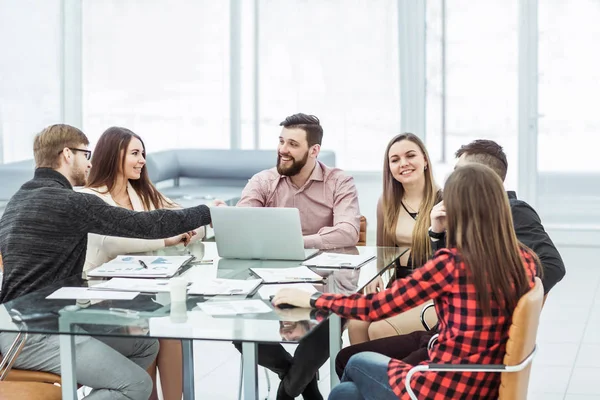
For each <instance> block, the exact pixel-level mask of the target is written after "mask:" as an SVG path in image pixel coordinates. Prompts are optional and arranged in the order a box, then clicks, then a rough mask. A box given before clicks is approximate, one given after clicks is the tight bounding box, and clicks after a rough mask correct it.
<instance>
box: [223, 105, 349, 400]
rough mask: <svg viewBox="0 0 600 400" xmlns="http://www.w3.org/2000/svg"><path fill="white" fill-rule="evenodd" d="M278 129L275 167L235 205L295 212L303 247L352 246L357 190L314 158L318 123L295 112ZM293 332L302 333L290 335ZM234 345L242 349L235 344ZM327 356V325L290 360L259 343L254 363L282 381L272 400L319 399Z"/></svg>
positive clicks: (318, 145)
mask: <svg viewBox="0 0 600 400" xmlns="http://www.w3.org/2000/svg"><path fill="white" fill-rule="evenodd" d="M279 125H281V126H283V129H282V130H281V134H280V135H279V146H277V166H276V167H275V168H272V169H268V170H265V171H261V172H259V173H258V174H256V175H254V176H253V177H252V179H250V181H249V182H248V184H247V185H246V187H245V188H244V190H243V191H242V198H241V199H240V201H239V202H238V204H237V206H238V207H295V208H297V209H298V210H299V211H300V223H301V225H302V234H303V235H304V247H305V248H311V249H330V248H334V247H348V246H355V245H356V243H357V242H358V232H359V229H360V212H359V209H358V194H357V191H356V186H355V185H354V180H353V179H352V177H350V176H348V175H346V174H345V173H344V172H343V171H342V170H340V169H338V168H330V167H328V166H326V165H325V164H323V163H322V162H320V161H318V160H317V157H318V155H319V151H320V150H321V141H322V139H323V127H322V126H321V124H320V122H319V119H318V118H317V117H315V116H314V115H306V114H294V115H291V116H289V117H287V118H286V119H285V121H283V122H282V123H281V124H279ZM294 326H295V328H294V332H293V333H294V334H295V333H298V334H299V335H300V336H303V335H304V333H305V332H304V331H302V329H301V328H302V327H303V325H302V324H296V325H294ZM296 329H299V330H301V331H302V332H295V330H296ZM285 336H286V337H288V336H289V334H286V335H285ZM286 340H289V338H288V339H286ZM235 346H236V348H237V349H238V350H239V351H241V347H242V346H241V344H240V343H235ZM328 358H329V321H325V322H323V323H322V324H320V325H319V326H318V327H317V328H315V329H314V330H313V332H311V334H310V335H308V336H307V337H305V338H303V339H302V340H300V342H299V343H298V347H297V349H296V352H295V354H294V356H293V357H292V355H290V353H288V352H287V351H286V350H285V349H284V348H283V347H282V346H281V345H280V344H259V345H258V363H259V364H260V365H262V366H265V367H267V368H269V369H270V370H271V371H273V372H275V373H276V374H277V375H279V378H280V379H281V383H280V385H279V388H278V390H277V400H292V399H294V398H295V397H297V396H299V395H300V394H302V397H303V398H304V399H305V400H323V396H322V395H321V393H320V392H319V387H318V381H317V372H318V370H319V368H320V367H321V365H323V364H324V363H325V361H327V359H328Z"/></svg>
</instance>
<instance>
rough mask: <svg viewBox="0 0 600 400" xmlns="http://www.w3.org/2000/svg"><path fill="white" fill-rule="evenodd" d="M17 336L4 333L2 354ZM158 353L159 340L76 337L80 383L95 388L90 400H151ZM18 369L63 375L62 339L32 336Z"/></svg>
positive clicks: (16, 365) (21, 355)
mask: <svg viewBox="0 0 600 400" xmlns="http://www.w3.org/2000/svg"><path fill="white" fill-rule="evenodd" d="M15 337H16V333H8V332H5V333H0V352H1V353H5V352H6V351H8V349H9V347H10V345H11V344H12V342H13V341H14V339H15ZM157 353H158V341H157V340H155V339H138V338H114V337H106V336H96V337H90V336H79V335H78V336H75V360H76V371H75V373H76V376H77V383H79V384H81V385H85V386H89V387H91V388H93V390H92V392H91V393H90V394H89V395H88V396H86V397H85V399H86V400H109V399H110V400H113V399H114V400H121V399H123V400H125V399H127V400H138V399H139V400H148V397H150V394H151V393H152V379H151V378H150V376H149V375H148V373H147V372H146V369H147V368H148V367H149V366H150V364H152V362H153V361H154V359H155V358H156V354H157ZM14 368H19V369H27V370H34V371H44V372H51V373H54V374H57V375H60V345H59V336H58V335H30V336H29V337H28V338H27V342H26V344H25V346H24V347H23V351H22V352H21V354H20V355H19V356H18V357H17V360H16V362H15V364H14Z"/></svg>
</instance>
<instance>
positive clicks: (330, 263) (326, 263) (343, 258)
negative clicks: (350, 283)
mask: <svg viewBox="0 0 600 400" xmlns="http://www.w3.org/2000/svg"><path fill="white" fill-rule="evenodd" d="M373 258H375V256H373V255H360V254H338V253H321V254H319V255H318V256H316V257H313V258H311V259H310V260H306V261H304V262H303V263H302V265H306V266H309V267H325V268H357V267H359V266H361V265H363V264H365V263H366V262H367V261H370V260H372V259H373Z"/></svg>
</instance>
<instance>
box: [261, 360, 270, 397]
mask: <svg viewBox="0 0 600 400" xmlns="http://www.w3.org/2000/svg"><path fill="white" fill-rule="evenodd" d="M263 369H264V371H265V377H266V378H267V396H266V397H265V400H269V396H270V395H271V378H269V370H268V369H266V368H263Z"/></svg>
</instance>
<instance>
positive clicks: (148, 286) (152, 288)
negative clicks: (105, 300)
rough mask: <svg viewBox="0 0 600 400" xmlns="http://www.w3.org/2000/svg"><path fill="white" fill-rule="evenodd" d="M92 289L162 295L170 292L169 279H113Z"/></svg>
mask: <svg viewBox="0 0 600 400" xmlns="http://www.w3.org/2000/svg"><path fill="white" fill-rule="evenodd" d="M90 289H95V290H96V289H97V290H122V291H133V292H146V293H161V292H168V291H169V280H168V279H135V278H112V279H110V280H108V281H105V282H101V283H98V284H96V285H94V286H92V287H91V288H90Z"/></svg>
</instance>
